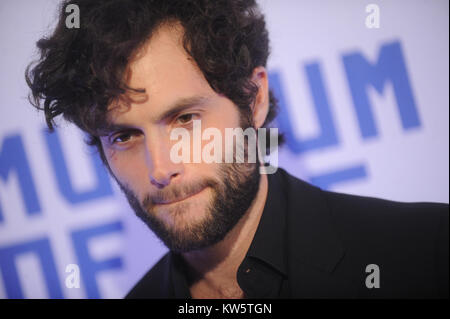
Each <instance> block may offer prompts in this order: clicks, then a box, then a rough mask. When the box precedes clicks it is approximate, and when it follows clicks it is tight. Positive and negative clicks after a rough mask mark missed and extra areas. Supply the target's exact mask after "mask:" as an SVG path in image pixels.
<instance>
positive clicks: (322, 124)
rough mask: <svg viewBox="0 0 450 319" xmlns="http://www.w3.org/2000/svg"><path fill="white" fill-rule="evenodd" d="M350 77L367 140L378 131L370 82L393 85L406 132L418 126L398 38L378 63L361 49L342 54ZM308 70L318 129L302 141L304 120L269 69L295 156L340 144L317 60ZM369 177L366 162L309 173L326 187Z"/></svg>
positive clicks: (281, 124)
mask: <svg viewBox="0 0 450 319" xmlns="http://www.w3.org/2000/svg"><path fill="white" fill-rule="evenodd" d="M342 60H343V63H344V68H345V71H346V76H347V81H348V85H349V88H350V92H351V95H352V100H353V104H354V108H355V110H356V114H357V118H358V124H359V127H360V130H361V135H362V136H363V138H369V137H374V136H377V135H378V131H377V128H376V125H375V120H374V117H373V113H372V110H371V105H370V101H369V98H368V96H367V92H366V90H367V86H368V85H372V86H373V87H375V89H376V90H377V92H378V93H380V94H382V93H383V91H384V87H385V84H386V82H387V81H388V80H389V81H391V82H392V84H393V89H394V93H395V98H396V102H397V105H398V109H399V113H400V119H401V123H402V127H403V129H404V130H408V129H411V128H417V127H420V120H419V115H418V112H417V107H416V104H415V101H414V98H413V94H412V89H411V85H410V82H409V79H408V74H407V69H406V65H405V62H404V58H403V54H402V49H401V45H400V43H399V42H398V41H396V42H393V43H388V44H384V45H382V46H381V49H380V52H379V56H378V60H377V62H376V63H375V64H371V63H370V62H368V61H367V60H366V59H365V58H364V57H363V55H362V54H361V53H360V52H355V53H351V54H347V55H344V56H343V57H342ZM305 72H306V76H307V79H308V83H309V87H310V91H311V94H312V98H313V102H314V108H315V112H316V116H317V121H318V123H319V128H320V133H319V135H318V136H317V137H315V138H311V139H303V140H302V139H299V138H298V137H297V136H296V134H295V132H294V129H293V127H294V126H295V125H297V124H298V122H299V121H301V119H299V120H297V121H295V120H294V121H293V120H292V119H293V117H292V116H291V115H290V112H291V111H290V110H291V107H290V105H289V103H288V100H287V98H286V94H285V92H284V90H283V85H282V81H281V74H280V73H279V72H278V71H273V72H270V73H269V82H270V87H271V89H272V90H273V92H274V94H275V96H276V98H277V99H278V102H279V107H280V113H279V115H278V117H277V119H276V123H277V125H278V127H279V129H280V131H281V132H283V133H284V134H285V135H286V146H287V147H288V149H289V150H290V151H292V152H293V153H295V154H300V153H306V152H310V151H313V150H317V149H323V148H328V147H331V146H335V145H338V144H339V138H338V133H337V131H336V125H335V123H334V121H333V116H332V112H331V108H330V103H329V101H328V98H327V94H326V90H325V86H324V83H323V80H322V76H321V72H320V68H319V64H318V63H312V64H307V65H305ZM366 176H367V173H366V169H365V167H364V165H363V164H359V165H356V166H354V167H349V168H344V169H340V170H336V171H334V172H328V173H326V174H322V175H319V176H311V177H310V178H309V179H308V180H309V181H310V182H311V183H313V184H315V185H317V186H320V187H322V188H325V189H327V188H330V187H332V186H333V184H336V183H340V182H343V181H347V180H354V179H361V178H365V177H366Z"/></svg>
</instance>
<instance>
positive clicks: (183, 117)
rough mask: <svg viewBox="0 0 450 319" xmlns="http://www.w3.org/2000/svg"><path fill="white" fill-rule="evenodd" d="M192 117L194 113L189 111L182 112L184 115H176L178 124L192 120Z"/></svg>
mask: <svg viewBox="0 0 450 319" xmlns="http://www.w3.org/2000/svg"><path fill="white" fill-rule="evenodd" d="M193 117H194V114H191V113H189V114H184V115H181V116H179V117H177V122H178V123H179V124H187V123H189V122H191V121H192V119H193Z"/></svg>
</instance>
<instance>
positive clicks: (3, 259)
mask: <svg viewBox="0 0 450 319" xmlns="http://www.w3.org/2000/svg"><path fill="white" fill-rule="evenodd" d="M29 252H31V253H33V254H35V255H36V256H38V257H39V261H40V264H41V267H42V272H43V274H44V280H45V284H46V287H47V289H48V292H49V297H50V298H63V295H62V291H61V286H60V282H59V279H58V275H57V272H56V266H55V262H54V258H53V253H52V250H51V248H50V242H49V240H48V238H42V239H35V240H32V241H29V242H24V243H20V244H14V245H12V246H8V247H0V269H1V273H2V276H3V277H2V278H3V282H4V285H5V288H6V294H7V296H8V298H24V295H23V291H22V288H21V285H20V282H19V276H18V274H17V269H16V265H15V260H16V258H17V257H18V256H19V255H21V254H24V253H29Z"/></svg>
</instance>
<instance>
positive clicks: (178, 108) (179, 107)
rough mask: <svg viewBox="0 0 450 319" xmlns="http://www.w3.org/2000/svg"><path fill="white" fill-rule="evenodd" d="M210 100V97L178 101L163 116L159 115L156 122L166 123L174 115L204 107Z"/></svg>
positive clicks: (193, 97) (194, 97) (195, 97)
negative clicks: (193, 108)
mask: <svg viewBox="0 0 450 319" xmlns="http://www.w3.org/2000/svg"><path fill="white" fill-rule="evenodd" d="M209 100H210V98H209V97H206V96H192V97H187V98H181V99H179V100H177V101H176V102H175V103H173V104H172V105H170V106H169V107H168V108H167V110H166V111H164V112H163V113H162V114H160V115H158V116H157V117H156V119H155V121H156V122H161V121H164V120H166V119H168V118H171V117H173V116H174V115H176V114H178V113H180V112H182V111H184V110H185V109H188V108H191V107H194V106H203V105H205V104H207V103H208V101H209Z"/></svg>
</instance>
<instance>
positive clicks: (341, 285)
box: [285, 173, 356, 298]
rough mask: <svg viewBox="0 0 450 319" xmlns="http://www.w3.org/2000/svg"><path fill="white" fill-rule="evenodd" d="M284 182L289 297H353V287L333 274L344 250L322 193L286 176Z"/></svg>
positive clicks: (342, 256)
mask: <svg viewBox="0 0 450 319" xmlns="http://www.w3.org/2000/svg"><path fill="white" fill-rule="evenodd" d="M285 179H286V180H287V185H288V187H287V203H288V208H287V230H288V237H289V239H288V243H287V245H288V272H289V274H288V276H289V282H290V288H291V294H292V297H293V298H352V297H356V289H355V287H354V285H352V284H351V282H350V281H349V280H348V279H345V278H344V277H342V276H339V275H338V273H337V272H336V271H335V270H336V268H337V266H338V264H339V262H340V261H341V260H342V259H343V258H344V255H345V250H344V247H343V244H342V242H341V240H340V238H339V236H338V233H337V232H336V229H335V227H334V225H333V221H332V216H331V212H330V210H329V207H328V206H327V203H326V198H325V197H324V194H323V192H322V190H320V189H319V188H317V187H315V186H312V185H310V184H308V183H306V182H303V181H301V180H299V179H296V178H294V177H292V176H290V175H289V174H287V173H285Z"/></svg>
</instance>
